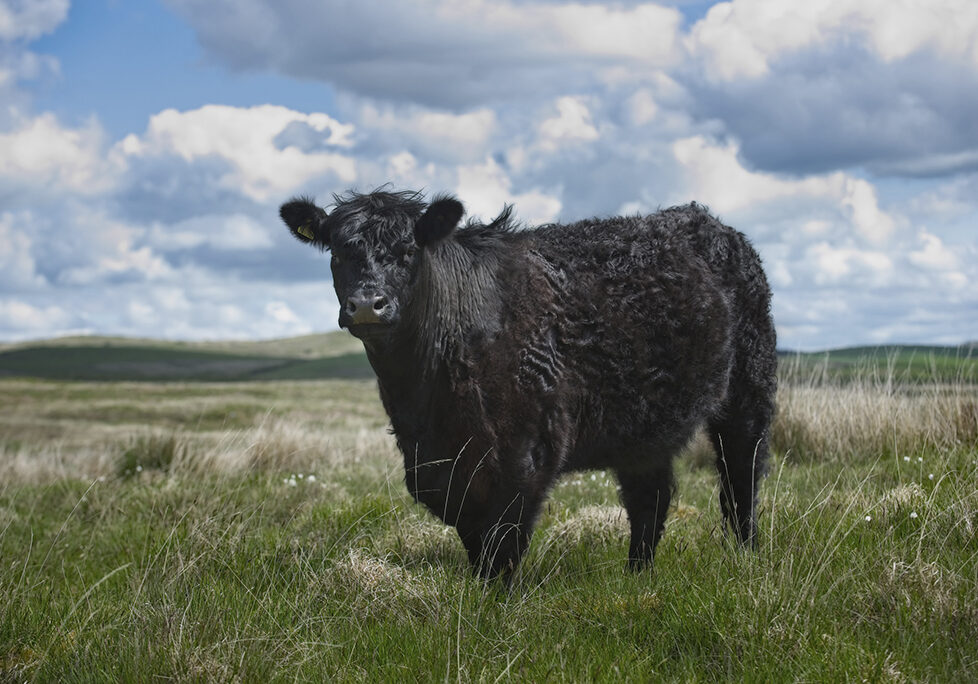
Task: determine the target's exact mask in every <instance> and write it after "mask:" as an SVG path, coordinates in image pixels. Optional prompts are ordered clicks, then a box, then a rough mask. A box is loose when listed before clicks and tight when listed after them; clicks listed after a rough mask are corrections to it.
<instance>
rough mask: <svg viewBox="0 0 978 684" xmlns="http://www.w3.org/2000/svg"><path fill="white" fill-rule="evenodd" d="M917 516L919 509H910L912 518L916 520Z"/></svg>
mask: <svg viewBox="0 0 978 684" xmlns="http://www.w3.org/2000/svg"><path fill="white" fill-rule="evenodd" d="M916 518H917V511H910V519H911V520H916Z"/></svg>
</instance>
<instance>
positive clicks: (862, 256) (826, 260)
mask: <svg viewBox="0 0 978 684" xmlns="http://www.w3.org/2000/svg"><path fill="white" fill-rule="evenodd" d="M806 256H807V258H808V259H809V260H810V261H811V262H812V265H813V266H814V268H815V278H814V280H815V283H816V284H818V285H828V284H837V283H841V282H846V283H862V284H867V283H868V284H871V285H873V286H874V287H885V286H887V285H889V284H891V279H892V276H893V273H894V268H893V261H892V260H891V259H890V257H889V256H887V255H886V254H883V253H882V252H878V251H873V250H863V249H858V248H855V247H833V246H832V245H830V244H829V243H827V242H819V243H816V244H814V245H812V246H811V247H810V248H809V249H808V251H807V254H806Z"/></svg>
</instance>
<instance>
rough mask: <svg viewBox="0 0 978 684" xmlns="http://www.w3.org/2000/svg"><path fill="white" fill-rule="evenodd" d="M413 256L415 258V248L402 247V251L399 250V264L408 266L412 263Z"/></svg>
mask: <svg viewBox="0 0 978 684" xmlns="http://www.w3.org/2000/svg"><path fill="white" fill-rule="evenodd" d="M413 256H414V247H413V246H411V247H408V246H405V247H402V248H401V249H399V250H397V263H398V264H400V265H401V266H407V265H408V264H409V263H411V257H413Z"/></svg>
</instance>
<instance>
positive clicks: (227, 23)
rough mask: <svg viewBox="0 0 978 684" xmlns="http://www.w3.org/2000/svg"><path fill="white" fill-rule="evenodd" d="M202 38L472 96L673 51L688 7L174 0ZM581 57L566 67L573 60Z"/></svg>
mask: <svg viewBox="0 0 978 684" xmlns="http://www.w3.org/2000/svg"><path fill="white" fill-rule="evenodd" d="M169 4H170V5H171V6H172V7H174V8H175V9H176V10H177V11H178V12H180V14H181V15H182V16H184V17H185V18H186V20H187V21H188V22H189V23H190V24H191V25H192V26H193V27H194V30H195V31H196V32H197V35H198V37H199V39H200V41H201V43H202V44H203V45H204V46H205V47H206V48H207V49H208V51H209V52H210V53H211V54H212V55H214V56H216V57H217V58H218V59H220V60H221V61H222V62H224V63H226V64H229V65H231V66H232V67H233V68H236V69H257V68H265V67H272V68H274V69H277V70H278V71H280V72H282V73H285V74H288V75H290V76H296V77H299V78H312V79H318V80H323V81H327V82H330V83H332V84H334V85H336V86H338V87H340V88H342V89H343V90H346V91H349V92H354V93H357V94H360V95H365V96H368V97H376V98H380V99H384V100H401V101H411V102H416V103H420V104H424V105H427V106H436V107H452V108H459V107H471V106H472V105H474V104H478V103H484V102H487V101H490V100H494V99H499V98H503V99H511V98H514V97H521V96H526V95H528V94H534V93H540V92H547V93H548V94H552V93H553V90H554V89H557V90H558V91H559V90H564V89H565V88H566V86H567V85H569V82H573V83H576V84H577V85H582V84H585V83H591V82H595V81H598V80H600V79H601V77H602V76H601V69H602V67H606V66H609V65H612V64H622V63H623V64H628V65H632V66H633V67H635V68H648V67H654V66H662V65H666V64H670V63H672V62H673V61H674V60H675V59H676V57H677V50H678V40H679V34H678V31H679V27H680V24H681V15H680V13H679V12H678V11H677V10H675V9H672V8H666V7H661V6H658V5H656V4H653V3H643V4H639V5H636V6H632V7H624V6H613V7H606V6H602V5H596V4H579V3H572V4H541V3H532V2H531V3H515V2H506V1H504V2H498V1H496V0H492V1H491V2H490V0H464V1H463V2H450V1H449V0H424V1H422V0H409V1H407V2H398V3H393V4H392V3H388V2H382V1H381V0H364V1H362V2H358V3H355V4H346V5H344V6H343V7H342V8H339V7H337V6H335V5H334V4H331V3H321V4H311V5H310V4H309V3H303V2H298V1H297V0H287V1H286V2H269V1H268V0H243V1H235V2H231V1H230V0H221V1H220V2H212V1H210V0H208V1H207V2H204V1H203V0H170V1H169ZM575 65H576V66H577V67H578V68H576V69H575V68H569V67H573V66H575Z"/></svg>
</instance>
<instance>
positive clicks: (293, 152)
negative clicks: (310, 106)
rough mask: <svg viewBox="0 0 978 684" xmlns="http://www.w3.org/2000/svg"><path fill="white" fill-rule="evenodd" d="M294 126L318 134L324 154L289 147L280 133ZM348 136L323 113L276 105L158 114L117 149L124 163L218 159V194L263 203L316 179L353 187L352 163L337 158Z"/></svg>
mask: <svg viewBox="0 0 978 684" xmlns="http://www.w3.org/2000/svg"><path fill="white" fill-rule="evenodd" d="M296 123H300V124H303V125H305V126H307V127H308V130H311V131H315V132H318V133H319V134H320V135H321V136H322V139H321V141H322V143H323V145H325V146H327V150H328V151H320V150H314V151H311V152H308V151H304V150H302V149H300V148H299V147H297V146H295V145H293V144H288V136H287V135H286V137H285V139H284V140H283V138H281V137H280V136H282V135H283V132H287V131H289V130H294V129H290V127H291V126H294V124H296ZM351 133H352V128H351V127H350V126H348V125H344V124H341V123H339V122H338V121H335V120H333V119H332V118H330V117H328V116H327V115H325V114H321V113H316V114H301V113H299V112H295V111H292V110H290V109H287V108H285V107H279V106H275V105H263V106H257V107H250V108H239V107H229V106H224V105H207V106H205V107H201V108H200V109H196V110H192V111H188V112H178V111H177V110H174V109H168V110H166V111H163V112H160V113H159V114H156V115H155V116H153V117H152V118H151V119H150V121H149V127H148V128H147V130H146V133H145V134H144V135H143V136H135V135H130V136H128V137H127V138H126V139H124V140H123V141H122V142H121V143H120V144H119V146H118V149H119V150H120V151H121V153H122V154H123V155H124V156H125V157H127V158H133V157H135V158H139V157H152V156H165V155H174V156H176V157H178V158H180V159H182V160H183V161H185V162H195V161H197V160H207V159H212V158H216V159H220V160H221V161H223V162H225V163H226V164H227V166H228V168H227V171H226V172H225V173H223V174H221V176H220V178H219V179H218V184H219V185H220V186H221V187H222V188H225V189H231V190H235V191H240V192H242V193H244V194H245V195H247V196H248V197H250V198H252V199H254V200H255V201H257V202H264V201H266V200H268V199H270V198H273V197H279V196H281V195H282V194H285V193H287V192H289V191H290V190H291V189H294V188H296V187H299V186H301V185H302V184H303V183H304V182H306V181H308V180H309V179H310V178H313V177H315V176H322V175H325V174H333V175H335V176H336V177H337V178H339V179H340V180H341V181H343V182H347V183H348V182H351V181H353V180H354V179H355V178H356V162H355V161H354V159H352V158H351V157H349V156H348V155H345V154H343V153H342V152H341V150H342V149H343V148H345V147H349V145H350V142H349V136H350V135H351ZM277 141H278V144H277ZM281 144H284V146H280V145H281Z"/></svg>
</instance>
